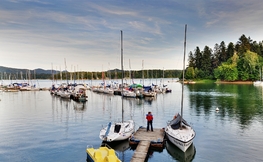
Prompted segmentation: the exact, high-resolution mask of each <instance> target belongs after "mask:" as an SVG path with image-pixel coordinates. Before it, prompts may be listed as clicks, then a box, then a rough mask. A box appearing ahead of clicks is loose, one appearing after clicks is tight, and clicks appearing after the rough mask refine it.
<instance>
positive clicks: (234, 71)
mask: <svg viewBox="0 0 263 162" xmlns="http://www.w3.org/2000/svg"><path fill="white" fill-rule="evenodd" d="M262 57H263V45H262V41H260V42H256V41H253V40H252V39H251V38H250V37H246V36H245V35H244V34H243V35H242V36H241V37H240V38H239V40H238V41H237V43H236V44H234V43H232V42H230V43H228V45H227V46H226V44H225V42H224V41H222V42H221V43H220V44H217V43H216V44H215V46H214V49H213V50H212V49H211V48H210V47H208V46H205V47H204V49H203V51H201V50H200V48H199V47H196V49H195V50H194V52H192V51H190V53H189V58H188V67H187V68H186V72H185V78H186V79H219V80H223V81H255V80H261V75H260V74H262V65H263V59H262Z"/></svg>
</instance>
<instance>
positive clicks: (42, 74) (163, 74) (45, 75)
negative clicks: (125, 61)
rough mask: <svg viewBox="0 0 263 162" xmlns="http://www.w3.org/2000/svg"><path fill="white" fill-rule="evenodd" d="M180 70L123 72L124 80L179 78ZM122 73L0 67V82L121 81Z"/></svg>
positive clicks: (114, 71)
mask: <svg viewBox="0 0 263 162" xmlns="http://www.w3.org/2000/svg"><path fill="white" fill-rule="evenodd" d="M181 73H182V70H161V69H152V70H139V71H135V70H132V71H126V70H125V71H124V77H125V78H179V77H180V75H181ZM121 77H122V72H121V70H119V69H114V70H108V71H105V72H84V71H79V72H68V71H62V72H59V71H52V70H43V69H35V70H28V69H15V68H7V67H3V66H0V79H1V80H28V79H54V80H60V79H61V78H62V79H64V80H78V79H90V80H91V79H94V80H95V79H103V78H104V79H121Z"/></svg>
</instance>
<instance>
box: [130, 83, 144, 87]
mask: <svg viewBox="0 0 263 162" xmlns="http://www.w3.org/2000/svg"><path fill="white" fill-rule="evenodd" d="M142 87H143V86H142V85H141V84H132V85H130V88H142Z"/></svg>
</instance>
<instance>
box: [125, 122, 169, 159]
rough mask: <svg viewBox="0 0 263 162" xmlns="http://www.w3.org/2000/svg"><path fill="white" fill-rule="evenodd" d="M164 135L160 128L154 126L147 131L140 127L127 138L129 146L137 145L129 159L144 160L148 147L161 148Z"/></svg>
mask: <svg viewBox="0 0 263 162" xmlns="http://www.w3.org/2000/svg"><path fill="white" fill-rule="evenodd" d="M164 135H165V133H164V129H162V128H155V129H154V130H153V132H152V131H148V132H147V131H146V128H145V127H140V128H139V129H138V130H137V131H136V132H135V134H134V135H133V136H132V137H131V139H130V140H129V144H130V145H131V146H137V147H136V150H135V151H134V154H133V157H132V159H131V161H132V162H141V161H142V162H144V161H145V159H146V158H147V153H148V151H149V148H150V147H151V148H153V149H158V150H160V149H163V148H164V143H165V142H164Z"/></svg>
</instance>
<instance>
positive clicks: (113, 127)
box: [99, 120, 135, 142]
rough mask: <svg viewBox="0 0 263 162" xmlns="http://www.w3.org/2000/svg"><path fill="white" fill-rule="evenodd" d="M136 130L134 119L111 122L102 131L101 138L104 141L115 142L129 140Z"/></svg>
mask: <svg viewBox="0 0 263 162" xmlns="http://www.w3.org/2000/svg"><path fill="white" fill-rule="evenodd" d="M134 131H135V123H134V121H133V120H128V121H124V122H116V123H111V122H110V123H109V124H108V126H107V127H104V128H102V130H101V131H100V135H99V137H100V139H101V140H102V141H103V142H113V141H122V140H127V139H128V138H130V137H131V135H132V134H133V133H134Z"/></svg>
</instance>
